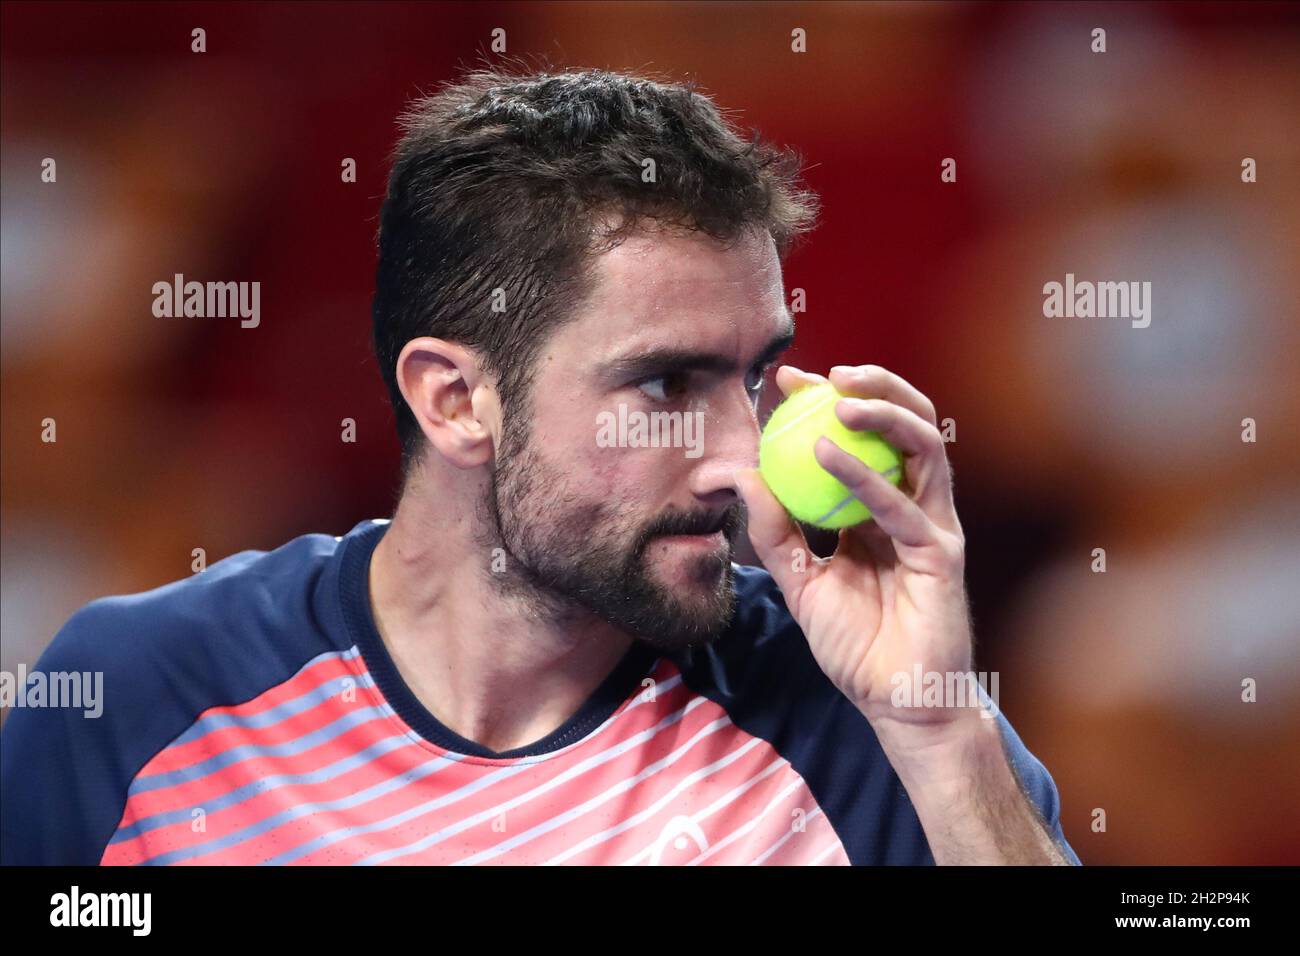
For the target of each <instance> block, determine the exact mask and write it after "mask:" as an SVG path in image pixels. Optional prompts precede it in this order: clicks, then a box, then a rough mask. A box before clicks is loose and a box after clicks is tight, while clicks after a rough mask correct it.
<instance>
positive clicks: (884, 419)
mask: <svg viewBox="0 0 1300 956" xmlns="http://www.w3.org/2000/svg"><path fill="white" fill-rule="evenodd" d="M835 414H836V416H837V417H838V418H839V420H840V421H841V422H843V423H844V424H845V426H847V427H848V428H852V429H853V430H854V431H865V432H876V433H877V434H879V435H880V436H881V437H882V438H884V439H885V441H887V442H889V443H890V444H891V445H893V446H894V447H895V448H897V449H898V450H899V451H900V452H901V453H902V454H903V469H904V473H905V474H906V476H907V483H908V485H910V486H911V487H912V488H913V489H914V490H915V492H916V503H917V504H918V505H920V506H921V509H922V510H923V511H925V512H926V514H928V515H929V516H930V518H931V520H933V521H934V522H936V523H937V524H938V525H939V526H940V527H943V528H947V529H948V530H950V531H955V530H956V528H957V506H956V504H955V503H954V502H953V496H952V469H951V468H950V467H949V464H948V452H947V449H946V447H945V446H944V443H943V436H942V435H940V434H939V430H938V429H937V428H935V427H934V426H933V425H932V424H930V423H929V422H927V421H925V420H924V419H922V418H921V417H920V416H919V415H917V414H916V412H914V411H912V410H911V409H909V408H903V407H902V406H900V405H895V404H893V403H892V402H889V401H886V400H885V399H881V398H844V399H841V400H840V401H838V402H836V403H835Z"/></svg>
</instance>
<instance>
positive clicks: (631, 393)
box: [489, 231, 793, 651]
mask: <svg viewBox="0 0 1300 956" xmlns="http://www.w3.org/2000/svg"><path fill="white" fill-rule="evenodd" d="M792 335H793V324H792V321H791V317H790V314H789V311H788V310H787V309H786V307H785V300H784V292H783V286H782V281H781V270H780V263H779V260H778V258H777V254H776V248H775V246H774V244H773V242H772V240H771V238H770V237H769V236H767V235H766V234H761V235H750V236H748V237H746V238H745V239H744V240H743V241H741V242H740V243H738V244H737V245H735V246H734V247H733V248H731V249H724V248H722V247H721V246H720V245H719V244H717V243H716V242H714V241H713V240H710V239H709V238H707V237H706V236H703V235H701V234H692V235H689V236H682V235H677V234H670V233H664V232H661V231H653V232H648V233H639V234H637V235H635V236H633V237H632V238H630V239H628V240H626V241H625V242H624V243H623V244H622V245H620V246H618V247H617V248H616V249H614V250H613V251H611V252H608V253H605V254H603V255H602V256H600V257H599V258H598V259H597V263H596V281H595V288H594V292H593V294H592V295H591V297H590V298H589V299H588V301H587V302H586V303H585V304H584V305H583V306H582V308H581V310H580V313H579V315H578V316H577V317H576V318H575V319H574V320H573V321H571V322H569V323H567V324H566V325H564V326H563V327H562V328H560V329H559V330H558V331H557V332H555V333H554V334H553V335H552V336H551V338H550V339H549V340H548V342H547V343H546V345H545V347H544V348H543V349H542V351H541V354H540V355H539V357H538V360H537V361H538V365H537V370H536V374H535V376H534V378H533V384H532V387H531V389H530V390H529V395H528V398H527V401H526V405H527V408H526V410H525V415H526V420H525V421H524V422H523V423H522V424H523V426H524V427H523V428H520V427H519V426H520V425H521V422H520V421H518V420H516V421H514V422H511V421H510V420H509V416H510V415H511V414H512V409H511V408H508V407H507V408H506V409H505V411H504V413H505V415H506V416H507V427H506V435H505V436H503V440H502V442H501V448H500V449H499V450H498V455H497V464H496V471H495V473H494V475H493V484H492V488H491V490H490V495H491V500H490V501H489V505H490V507H491V510H492V511H493V512H494V515H495V518H496V523H497V526H498V530H499V534H500V540H501V543H502V544H503V545H504V547H505V549H506V551H507V554H508V558H507V564H508V567H507V569H506V570H507V572H508V573H507V574H506V575H505V576H504V578H503V582H504V581H509V582H510V583H511V584H513V585H515V586H518V585H520V584H521V583H522V584H523V585H524V587H525V589H526V590H529V591H531V592H533V593H534V594H535V595H536V596H537V597H538V598H540V599H544V601H545V605H546V606H548V607H551V608H555V607H556V606H557V603H558V605H559V606H560V607H567V608H574V607H579V608H584V609H586V610H588V611H591V612H593V613H595V614H596V615H598V616H599V617H601V618H604V619H605V620H607V621H609V622H610V623H612V624H615V625H616V626H618V627H620V628H622V629H623V630H625V631H627V632H628V633H630V634H632V635H633V636H634V637H637V638H639V639H641V640H643V641H646V642H647V643H650V644H653V645H655V646H656V647H659V648H661V649H663V650H666V651H672V650H676V649H679V648H682V647H685V646H687V645H690V644H696V643H701V642H703V641H708V640H712V639H713V638H715V637H717V636H718V635H719V634H720V633H721V632H722V630H723V629H724V628H725V627H726V625H727V623H728V622H729V620H730V617H731V613H732V610H733V608H734V604H735V592H734V587H733V576H734V575H733V568H732V564H731V561H732V555H733V550H734V546H735V541H736V538H737V536H738V534H739V532H740V529H741V527H742V524H743V511H742V508H743V506H742V504H741V503H740V499H739V497H738V496H737V494H736V492H735V489H734V487H733V485H732V479H731V474H732V472H733V470H734V469H736V468H741V467H750V466H753V465H754V464H756V462H757V457H758V439H759V425H758V420H757V413H756V407H757V402H758V392H759V389H760V388H761V385H762V381H763V373H764V371H766V369H767V367H768V366H769V365H770V364H771V363H772V361H773V360H774V359H775V358H776V355H777V354H778V353H779V352H780V351H782V350H783V349H784V348H785V347H786V346H787V345H788V344H789V341H790V339H791V337H792ZM656 446H657V447H656Z"/></svg>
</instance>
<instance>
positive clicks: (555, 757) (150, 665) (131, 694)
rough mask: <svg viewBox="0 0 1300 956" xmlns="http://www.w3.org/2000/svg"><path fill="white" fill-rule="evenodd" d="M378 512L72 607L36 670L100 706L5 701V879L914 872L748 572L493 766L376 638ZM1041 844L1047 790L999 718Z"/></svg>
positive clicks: (856, 721)
mask: <svg viewBox="0 0 1300 956" xmlns="http://www.w3.org/2000/svg"><path fill="white" fill-rule="evenodd" d="M387 527H388V521H387V520H368V521H363V522H361V523H360V524H358V525H357V526H356V527H355V528H353V529H352V530H351V531H350V532H349V533H347V534H346V535H343V536H341V537H335V536H332V535H326V534H308V535H303V536H301V537H298V538H295V539H293V540H292V541H289V542H288V543H287V544H285V545H283V546H282V547H279V548H277V549H275V550H273V551H269V552H267V551H244V552H240V553H239V554H235V555H233V556H231V557H229V558H226V559H224V560H222V561H219V562H217V563H216V564H213V565H212V566H211V567H210V568H208V569H207V570H205V571H203V572H201V573H199V574H196V575H194V576H193V577H190V578H187V579H185V580H182V581H177V582H174V583H172V584H168V585H166V586H164V587H160V588H157V589H155V590H152V591H147V592H144V593H141V594H132V595H123V596H114V597H106V598H102V599H99V600H96V601H92V602H91V603H90V604H88V605H86V606H85V607H83V608H81V609H80V610H78V611H77V612H76V613H75V614H74V615H73V616H72V617H71V618H70V619H69V620H68V622H67V623H66V624H65V625H64V626H63V628H61V629H60V631H59V633H58V634H57V635H56V636H55V638H54V640H53V642H52V643H51V644H50V646H49V648H48V649H47V650H46V651H45V653H44V654H43V655H42V657H41V659H40V661H39V662H38V663H37V665H36V668H35V670H36V671H39V672H42V673H44V674H54V673H64V672H83V673H84V672H102V674H103V685H102V686H103V708H102V715H101V716H99V717H93V718H92V717H88V716H86V715H85V714H84V713H83V711H81V710H77V709H72V708H49V707H19V708H14V709H13V710H12V711H11V712H10V714H9V718H8V720H7V722H6V725H5V728H4V731H3V734H0V817H2V819H0V830H2V834H3V835H2V838H0V862H3V863H5V864H20V863H35V864H55V863H65V864H96V863H98V864H105V865H125V864H199V865H223V864H235V865H246V864H264V863H265V864H298V865H334V864H433V865H442V864H508V865H533V864H547V863H550V864H575V865H605V864H621V863H629V864H649V865H678V864H723V865H737V864H772V865H810V864H928V863H933V862H934V861H933V857H932V855H931V852H930V848H929V845H928V844H927V842H926V838H925V834H924V832H923V830H922V828H921V825H920V822H919V820H918V819H917V815H916V812H915V810H914V809H913V807H912V804H911V802H910V801H909V799H908V796H907V793H906V791H905V790H904V788H903V786H902V784H901V783H900V781H899V779H898V777H897V775H896V774H895V773H894V771H893V768H892V767H891V766H890V764H889V762H888V760H887V759H886V758H885V755H884V753H883V752H882V750H881V748H880V744H879V742H878V741H877V739H876V736H875V734H874V732H873V731H872V729H871V726H870V724H869V723H868V722H867V720H866V718H864V717H863V716H862V714H861V713H860V712H859V711H858V709H857V708H856V707H854V706H853V705H852V704H851V703H850V702H849V701H848V699H847V698H845V697H844V696H843V695H842V694H841V693H840V692H839V691H838V690H837V689H836V688H835V687H834V685H832V684H831V683H830V681H829V680H828V679H827V678H826V676H825V675H824V674H823V673H822V671H821V669H820V668H819V667H818V665H817V663H816V661H815V660H814V658H813V656H812V654H811V652H810V651H809V649H808V645H807V641H806V640H805V639H804V637H803V634H802V632H801V631H800V630H799V628H798V626H797V625H796V624H795V622H794V621H793V619H792V618H791V616H790V614H789V612H788V611H787V610H786V607H785V604H784V602H783V601H782V599H781V595H780V592H779V591H778V590H777V589H776V587H775V585H774V583H773V581H772V578H771V576H770V575H768V574H767V573H766V572H765V571H762V570H761V569H757V568H750V567H737V569H736V588H737V597H738V605H737V611H736V614H735V616H734V618H733V620H732V622H731V625H730V627H729V628H728V629H727V631H726V632H725V633H724V634H723V635H722V636H721V637H720V638H718V639H717V640H716V641H713V642H711V643H710V644H708V645H704V646H700V647H695V648H691V649H688V650H685V651H681V652H677V653H673V654H667V653H663V652H660V651H657V650H655V649H653V648H651V647H649V646H648V645H645V644H642V643H640V642H637V643H634V644H633V646H632V649H631V650H630V651H629V652H628V653H627V655H626V656H625V657H624V658H623V660H622V661H621V662H620V663H619V664H618V665H617V666H616V667H615V669H614V671H613V672H612V673H611V674H610V675H609V676H608V678H607V679H606V680H605V681H604V682H603V683H602V684H601V685H600V687H599V688H597V690H596V691H595V692H594V693H593V694H592V695H591V697H590V698H589V699H588V700H587V701H586V702H585V703H584V704H583V705H582V707H581V708H580V709H579V710H578V712H577V713H575V714H574V715H573V716H572V717H571V718H570V719H569V720H567V721H566V722H565V723H564V724H563V725H562V726H561V727H559V728H558V729H557V730H555V732H554V733H552V734H550V735H549V736H547V737H545V738H544V739H542V740H539V741H537V742H536V743H534V744H531V745H529V746H526V747H521V748H518V749H516V750H511V751H506V752H500V753H498V752H493V751H491V750H488V749H486V748H484V747H482V746H480V745H478V744H476V743H474V742H473V741H470V740H467V739H465V738H463V737H460V736H459V735H457V734H456V733H454V732H453V731H451V730H450V729H449V728H447V727H446V726H444V725H443V724H442V723H440V722H439V721H438V719H437V718H436V717H434V716H433V714H432V713H430V712H429V710H428V709H426V708H425V707H424V706H423V704H421V703H420V701H419V700H418V699H417V698H416V696H415V695H414V693H413V692H412V691H411V690H410V688H409V687H408V686H407V685H406V683H405V682H404V681H403V679H402V677H401V675H400V673H399V672H398V670H397V668H396V666H395V665H394V663H393V661H392V658H391V657H390V656H389V654H388V651H387V649H386V647H385V645H384V643H383V640H382V639H381V638H380V636H379V633H378V631H377V630H376V628H375V623H374V618H373V616H372V614H371V610H370V599H369V591H368V587H369V584H368V580H369V574H368V572H369V563H370V556H371V553H372V552H373V550H374V547H375V545H376V544H377V543H378V541H379V540H380V538H381V537H382V536H383V534H384V533H385V531H386V529H387ZM997 721H998V725H999V729H1000V730H1001V732H1002V735H1003V741H1004V744H1005V746H1006V749H1007V752H1008V754H1009V756H1010V758H1011V761H1012V766H1013V768H1014V770H1015V772H1016V775H1017V777H1018V778H1019V779H1020V781H1021V783H1022V786H1023V787H1024V788H1025V791H1026V793H1027V794H1028V795H1029V796H1030V798H1031V799H1032V800H1033V801H1034V803H1035V804H1036V805H1037V807H1038V809H1039V811H1040V812H1041V813H1042V815H1043V818H1044V820H1045V821H1046V823H1047V825H1048V827H1049V830H1050V831H1051V832H1052V834H1053V836H1054V837H1055V838H1056V840H1057V841H1058V843H1060V844H1061V845H1062V846H1063V847H1064V848H1065V849H1066V851H1067V853H1069V854H1070V856H1071V859H1072V860H1073V861H1074V862H1078V860H1077V857H1075V856H1074V855H1073V851H1071V850H1069V847H1068V844H1066V842H1065V839H1064V836H1063V834H1062V832H1061V827H1060V820H1059V804H1058V798H1057V791H1056V787H1055V784H1054V783H1053V781H1052V778H1051V776H1050V775H1049V774H1048V772H1047V770H1046V769H1045V768H1044V767H1043V765H1042V764H1041V763H1040V762H1039V761H1038V760H1037V759H1036V758H1035V757H1034V756H1033V755H1032V754H1031V753H1029V751H1028V750H1027V749H1026V748H1025V746H1024V744H1023V743H1022V742H1021V740H1020V739H1019V737H1018V736H1017V735H1016V733H1015V731H1014V730H1013V729H1012V728H1011V726H1010V724H1009V723H1008V722H1007V720H1006V718H1005V716H1003V715H1001V714H1000V713H999V715H998V717H997Z"/></svg>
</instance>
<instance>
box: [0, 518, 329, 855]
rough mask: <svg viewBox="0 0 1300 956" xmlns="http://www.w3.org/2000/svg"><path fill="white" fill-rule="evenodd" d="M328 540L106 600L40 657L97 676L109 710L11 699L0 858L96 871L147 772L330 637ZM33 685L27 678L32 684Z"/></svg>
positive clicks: (49, 666) (49, 665)
mask: <svg viewBox="0 0 1300 956" xmlns="http://www.w3.org/2000/svg"><path fill="white" fill-rule="evenodd" d="M333 546H334V541H333V539H332V538H329V537H327V536H322V535H312V536H304V537H301V538H297V539H295V540H294V541H292V542H290V543H289V544H287V545H284V546H283V547H281V548H279V549H277V550H276V551H274V552H270V553H267V552H260V551H244V552H240V553H238V554H235V555H231V556H230V557H228V558H226V559H224V560H222V561H219V562H217V563H215V564H213V565H212V566H210V567H209V568H208V569H207V570H205V571H203V572H201V573H199V574H195V575H193V576H191V577H189V578H185V579H182V580H180V581H175V582H172V583H171V584H167V585H164V586H162V587H160V588H155V589H154V590H152V591H147V592H143V593H140V594H128V595H116V596H112V597H104V598H100V599H98V600H96V601H92V602H90V603H89V604H87V605H85V606H84V607H82V608H81V609H80V610H78V611H77V612H76V613H75V614H73V615H72V617H70V618H69V619H68V621H67V622H66V623H65V624H64V625H63V627H62V628H60V629H59V632H58V633H57V634H56V635H55V636H54V639H53V640H52V641H51V642H50V645H49V647H47V648H46V650H45V652H44V653H43V654H42V655H41V657H40V660H39V661H37V663H36V667H35V669H34V671H33V674H34V673H36V672H37V671H39V672H41V673H43V674H45V675H52V674H58V673H74V672H75V673H80V674H82V675H90V679H94V675H96V674H98V675H101V679H102V685H101V687H102V700H101V701H100V709H101V713H100V714H99V715H98V716H91V715H89V714H87V713H86V711H85V709H84V708H75V707H33V706H24V707H14V708H13V709H12V710H11V711H10V713H9V716H8V718H7V719H6V720H5V725H4V730H3V732H0V864H4V865H15V864H25V865H42V864H65V865H85V866H90V865H96V864H98V863H99V861H100V860H101V859H102V858H103V854H104V849H105V847H106V846H107V845H108V842H109V840H110V839H112V837H113V834H114V832H116V829H117V826H118V824H119V822H120V821H121V817H122V813H123V811H124V809H125V807H126V801H127V796H128V791H129V789H130V786H131V783H132V781H133V780H134V779H135V777H136V775H137V774H138V773H139V772H140V770H141V769H142V768H143V767H144V766H145V765H146V764H147V763H148V762H149V761H150V760H151V759H152V758H153V757H154V756H155V755H156V754H157V753H158V752H159V751H161V750H163V749H164V748H165V747H166V746H167V745H168V744H169V743H171V742H172V741H173V740H175V739H176V738H177V737H178V736H180V735H181V734H182V733H184V732H185V730H186V729H187V728H188V727H189V726H190V725H191V724H193V723H194V721H195V720H196V719H198V717H199V716H200V715H201V714H202V713H204V712H205V711H206V710H208V709H210V708H212V707H217V706H229V705H235V704H239V703H243V702H244V701H247V700H251V699H253V698H254V697H256V696H257V695H258V694H259V693H261V692H262V691H263V690H265V689H266V688H267V687H271V686H274V685H275V684H278V683H280V682H281V681H284V680H286V679H287V678H288V677H290V676H291V675H292V674H294V673H295V672H296V671H297V670H298V669H299V668H300V667H302V666H303V664H304V662H305V661H307V660H309V659H311V658H312V657H313V656H314V655H316V654H319V653H321V652H322V651H324V650H329V649H331V648H332V645H331V644H330V643H329V642H328V640H327V637H326V636H325V634H324V631H323V630H322V628H321V626H320V622H321V620H322V618H323V617H325V616H326V615H328V614H331V613H336V612H333V611H331V610H330V608H331V604H330V601H329V600H328V597H327V596H328V592H329V588H328V587H326V586H322V585H320V583H319V581H320V576H319V571H320V569H321V568H322V567H323V564H324V562H323V560H322V558H323V557H324V556H326V555H328V554H329V553H330V552H331V551H332V550H333ZM29 680H30V678H29Z"/></svg>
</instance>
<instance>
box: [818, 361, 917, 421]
mask: <svg viewBox="0 0 1300 956" xmlns="http://www.w3.org/2000/svg"><path fill="white" fill-rule="evenodd" d="M830 383H831V384H832V385H834V386H835V389H836V391H838V392H839V393H840V394H841V395H850V396H855V397H858V398H883V399H884V400H885V401H887V402H893V403H894V404H895V405H901V406H902V407H903V408H907V409H911V410H912V411H913V412H915V413H916V414H917V415H918V416H920V417H921V418H922V419H924V420H925V421H927V422H929V423H930V424H931V425H933V426H935V427H936V428H938V427H939V417H938V413H937V412H935V409H934V402H932V401H930V399H928V398H927V397H926V396H925V395H923V394H922V393H921V390H920V389H918V388H917V387H916V386H914V385H912V384H911V383H910V382H908V381H907V380H905V379H904V378H902V376H899V375H895V374H894V373H893V372H891V371H889V370H888V369H884V368H881V367H880V366H879V365H837V366H835V367H834V368H833V369H831V377H830Z"/></svg>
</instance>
